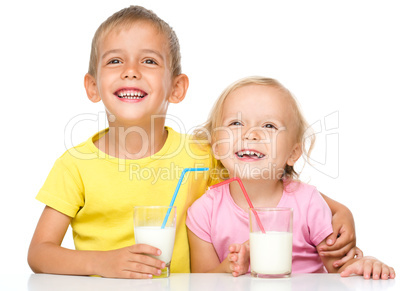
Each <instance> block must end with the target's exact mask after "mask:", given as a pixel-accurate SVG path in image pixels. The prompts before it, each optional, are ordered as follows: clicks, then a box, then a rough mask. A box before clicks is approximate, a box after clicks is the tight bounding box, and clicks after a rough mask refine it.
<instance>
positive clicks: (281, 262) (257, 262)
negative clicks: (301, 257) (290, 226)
mask: <svg viewBox="0 0 402 291" xmlns="http://www.w3.org/2000/svg"><path fill="white" fill-rule="evenodd" d="M292 237H293V236H292V233H290V232H277V231H267V232H266V233H262V232H251V233H250V263H251V271H254V272H255V273H258V274H270V275H275V274H278V275H279V274H286V273H291V270H292Z"/></svg>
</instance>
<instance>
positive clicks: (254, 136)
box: [244, 127, 261, 140]
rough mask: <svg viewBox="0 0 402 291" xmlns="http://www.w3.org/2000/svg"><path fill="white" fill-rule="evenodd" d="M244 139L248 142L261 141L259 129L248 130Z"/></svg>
mask: <svg viewBox="0 0 402 291" xmlns="http://www.w3.org/2000/svg"><path fill="white" fill-rule="evenodd" d="M244 139H248V140H259V139H261V137H260V133H259V129H258V128H256V127H252V128H250V129H248V130H247V131H246V132H245V134H244Z"/></svg>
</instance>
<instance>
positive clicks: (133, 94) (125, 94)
mask: <svg viewBox="0 0 402 291" xmlns="http://www.w3.org/2000/svg"><path fill="white" fill-rule="evenodd" d="M117 96H119V98H125V99H141V98H143V97H144V96H145V94H144V93H142V92H138V91H121V92H119V93H118V94H117Z"/></svg>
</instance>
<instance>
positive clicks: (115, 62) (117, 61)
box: [108, 59, 121, 64]
mask: <svg viewBox="0 0 402 291" xmlns="http://www.w3.org/2000/svg"><path fill="white" fill-rule="evenodd" d="M119 63H121V61H120V60H117V59H113V60H110V61H109V62H108V64H119Z"/></svg>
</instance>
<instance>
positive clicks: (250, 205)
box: [209, 177, 265, 233]
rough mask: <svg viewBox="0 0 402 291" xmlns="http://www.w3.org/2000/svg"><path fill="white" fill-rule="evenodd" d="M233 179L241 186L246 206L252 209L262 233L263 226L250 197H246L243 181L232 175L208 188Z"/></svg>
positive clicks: (227, 182)
mask: <svg viewBox="0 0 402 291" xmlns="http://www.w3.org/2000/svg"><path fill="white" fill-rule="evenodd" d="M235 180H236V181H237V182H238V183H239V185H240V188H241V190H242V191H243V194H244V197H245V198H246V200H247V203H248V206H249V207H250V209H251V211H252V212H253V213H254V215H255V219H256V220H257V223H258V226H259V227H260V229H261V231H262V232H263V233H265V230H264V227H263V226H262V223H261V220H260V217H259V216H258V214H257V212H256V211H255V210H254V206H253V204H252V203H251V200H250V197H248V194H247V192H246V189H245V188H244V185H243V182H242V181H241V180H240V179H239V178H237V177H234V178H230V179H227V180H225V181H222V182H220V183H218V184H215V185H212V186H210V187H209V189H214V188H216V187H219V186H221V185H224V184H229V183H230V182H233V181H235Z"/></svg>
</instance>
